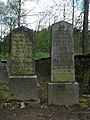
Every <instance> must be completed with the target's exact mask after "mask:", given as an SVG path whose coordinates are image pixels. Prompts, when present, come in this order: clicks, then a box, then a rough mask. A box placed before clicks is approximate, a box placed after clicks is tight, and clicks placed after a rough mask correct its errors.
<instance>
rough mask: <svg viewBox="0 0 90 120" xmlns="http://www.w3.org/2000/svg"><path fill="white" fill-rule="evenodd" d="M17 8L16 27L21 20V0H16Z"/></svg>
mask: <svg viewBox="0 0 90 120" xmlns="http://www.w3.org/2000/svg"><path fill="white" fill-rule="evenodd" d="M18 4H19V9H18V27H20V21H21V0H19V1H18Z"/></svg>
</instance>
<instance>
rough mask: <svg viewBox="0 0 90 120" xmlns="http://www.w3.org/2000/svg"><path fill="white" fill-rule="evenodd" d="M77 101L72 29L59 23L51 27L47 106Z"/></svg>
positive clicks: (77, 88)
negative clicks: (49, 77)
mask: <svg viewBox="0 0 90 120" xmlns="http://www.w3.org/2000/svg"><path fill="white" fill-rule="evenodd" d="M78 100H79V86H78V83H75V66H74V43H73V27H72V25H71V24H69V23H67V22H65V21H60V22H58V23H55V24H53V25H52V53H51V83H49V84H48V104H50V105H51V104H55V105H73V104H75V103H77V101H78Z"/></svg>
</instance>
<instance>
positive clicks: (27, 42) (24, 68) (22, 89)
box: [9, 26, 37, 100]
mask: <svg viewBox="0 0 90 120" xmlns="http://www.w3.org/2000/svg"><path fill="white" fill-rule="evenodd" d="M33 36H34V35H33V30H31V29H28V28H26V27H23V26H21V27H20V28H16V29H14V30H12V32H11V52H10V65H9V72H10V77H9V85H10V95H11V97H12V99H20V100H30V99H32V100H36V99H37V76H36V75H35V63H34V62H35V61H34V44H33V40H34V37H33Z"/></svg>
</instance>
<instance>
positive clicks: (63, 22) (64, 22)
mask: <svg viewBox="0 0 90 120" xmlns="http://www.w3.org/2000/svg"><path fill="white" fill-rule="evenodd" d="M56 24H68V25H70V26H73V25H72V24H71V23H69V22H66V21H64V20H62V21H59V22H56V23H53V24H52V26H54V25H56Z"/></svg>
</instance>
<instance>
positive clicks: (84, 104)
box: [77, 98, 90, 108]
mask: <svg viewBox="0 0 90 120" xmlns="http://www.w3.org/2000/svg"><path fill="white" fill-rule="evenodd" d="M77 106H78V107H79V108H88V107H90V99H88V98H82V99H80V100H79V102H78V103H77Z"/></svg>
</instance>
